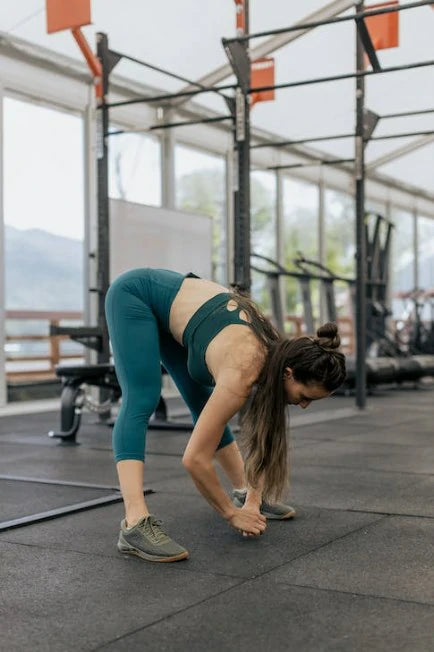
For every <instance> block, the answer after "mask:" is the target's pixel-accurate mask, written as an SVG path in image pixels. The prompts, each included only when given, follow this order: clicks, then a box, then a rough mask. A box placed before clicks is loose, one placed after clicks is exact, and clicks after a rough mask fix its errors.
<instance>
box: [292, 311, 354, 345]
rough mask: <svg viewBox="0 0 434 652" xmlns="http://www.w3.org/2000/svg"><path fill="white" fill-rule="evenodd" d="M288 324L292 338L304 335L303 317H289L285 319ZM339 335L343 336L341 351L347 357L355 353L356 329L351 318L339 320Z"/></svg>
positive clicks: (340, 318)
mask: <svg viewBox="0 0 434 652" xmlns="http://www.w3.org/2000/svg"><path fill="white" fill-rule="evenodd" d="M285 321H286V323H287V324H290V328H289V329H288V332H289V334H290V335H291V337H299V336H300V335H304V332H305V331H304V319H303V317H296V316H295V315H287V316H286V319H285ZM337 323H338V328H339V334H340V336H341V351H342V353H345V355H351V354H353V353H354V327H353V320H352V319H351V317H339V319H338V322H337Z"/></svg>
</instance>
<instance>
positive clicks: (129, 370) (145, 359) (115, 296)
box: [106, 268, 234, 462]
mask: <svg viewBox="0 0 434 652" xmlns="http://www.w3.org/2000/svg"><path fill="white" fill-rule="evenodd" d="M184 278H185V276H183V275H182V274H178V273H176V272H170V271H168V270H155V269H146V268H145V269H136V270H132V271H129V272H126V273H125V274H122V275H121V276H120V277H119V278H117V279H116V280H115V281H114V283H113V284H112V285H111V286H110V288H109V291H108V292H107V296H106V318H107V324H108V329H109V334H110V340H111V344H112V351H113V357H114V363H115V368H116V374H117V377H118V380H119V384H120V386H121V390H122V404H121V408H120V411H119V414H118V417H117V419H116V423H115V426H114V429H113V452H114V457H115V460H116V462H119V461H120V460H141V461H143V460H144V459H145V443H146V431H147V426H148V422H149V419H150V417H151V415H152V414H153V412H154V411H155V409H156V407H157V405H158V402H159V399H160V395H161V363H163V365H164V367H165V369H166V371H167V372H168V373H169V374H170V376H171V377H172V378H173V380H174V382H175V384H176V386H177V387H178V389H179V392H180V393H181V396H182V397H183V399H184V401H185V402H186V403H187V405H188V407H189V410H190V412H191V415H192V417H193V423H196V421H197V419H198V418H199V415H200V413H201V411H202V409H203V407H204V405H205V403H206V402H207V400H208V398H209V397H210V395H211V393H212V390H213V388H212V387H209V386H205V385H201V384H199V383H197V382H196V381H194V380H193V379H192V378H191V376H190V375H189V373H188V370H187V350H186V349H185V348H184V347H183V346H181V345H180V344H178V342H177V341H176V340H175V339H174V338H173V337H172V335H171V334H170V332H169V312H170V306H171V305H172V302H173V300H174V298H175V296H176V294H177V292H178V290H179V288H180V286H181V283H182V281H183V280H184ZM233 441H234V436H233V434H232V432H231V430H230V428H229V426H226V428H225V430H224V432H223V436H222V439H221V441H220V443H219V445H218V447H217V448H223V447H224V446H227V445H228V444H230V443H232V442H233Z"/></svg>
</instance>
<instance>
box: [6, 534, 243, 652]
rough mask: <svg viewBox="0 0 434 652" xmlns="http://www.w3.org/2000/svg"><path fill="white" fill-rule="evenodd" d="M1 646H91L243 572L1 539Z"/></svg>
mask: <svg viewBox="0 0 434 652" xmlns="http://www.w3.org/2000/svg"><path fill="white" fill-rule="evenodd" d="M0 554H1V557H2V565H1V568H0V604H1V605H2V608H1V611H0V630H1V645H2V649H4V650H14V651H15V650H24V649H28V648H29V647H31V649H32V651H33V652H47V651H51V650H53V651H54V650H55V651H56V652H71V650H91V649H93V648H95V647H97V646H98V645H101V644H102V643H104V642H105V641H107V640H111V639H113V638H116V637H118V636H123V635H125V634H127V633H129V632H131V631H134V630H137V629H139V628H142V627H146V626H147V625H149V624H150V623H152V622H155V621H157V620H160V619H161V618H165V617H167V616H170V615H171V614H174V613H176V612H178V611H181V610H185V609H186V608H188V607H189V606H191V605H194V604H196V603H198V602H201V601H203V600H206V599H207V598H209V597H211V596H213V595H215V594H218V593H219V592H221V591H225V590H227V589H228V588H230V587H232V586H234V585H235V584H237V583H238V582H239V580H236V579H233V578H229V577H221V576H218V575H210V574H209V573H206V574H203V573H194V572H184V571H181V570H180V568H179V567H178V564H179V565H181V564H187V563H188V561H182V562H178V564H146V563H141V562H140V560H137V562H136V560H134V559H113V558H107V557H99V556H98V555H96V554H87V555H86V554H82V553H76V552H65V551H63V550H55V549H49V550H44V549H41V548H38V547H35V546H32V545H16V544H9V543H5V542H3V541H1V542H0Z"/></svg>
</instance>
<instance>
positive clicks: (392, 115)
mask: <svg viewBox="0 0 434 652" xmlns="http://www.w3.org/2000/svg"><path fill="white" fill-rule="evenodd" d="M425 113H434V109H422V110H421V111H404V112H402V113H386V115H380V116H379V117H380V118H381V120H387V119H388V118H406V117H407V116H411V115H424V114H425Z"/></svg>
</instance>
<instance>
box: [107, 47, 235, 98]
mask: <svg viewBox="0 0 434 652" xmlns="http://www.w3.org/2000/svg"><path fill="white" fill-rule="evenodd" d="M110 52H111V53H112V54H114V55H115V56H117V57H120V58H122V59H127V60H128V61H132V62H133V63H137V64H139V65H140V66H145V68H149V69H150V70H155V72H159V73H161V74H162V75H166V76H167V77H172V78H173V79H178V81H182V82H185V83H186V84H191V85H192V86H197V87H198V88H202V89H206V86H204V85H203V84H201V83H200V82H197V81H192V80H191V79H188V77H183V76H182V75H178V74H177V73H174V72H171V71H170V70H166V69H165V68H160V67H159V66H155V65H154V64H153V63H148V62H147V61H142V60H141V59H136V57H131V56H130V55H129V54H123V53H122V52H116V50H111V49H110ZM215 92H216V93H218V94H219V95H221V96H222V97H225V95H224V94H223V93H221V92H220V91H219V90H215Z"/></svg>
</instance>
